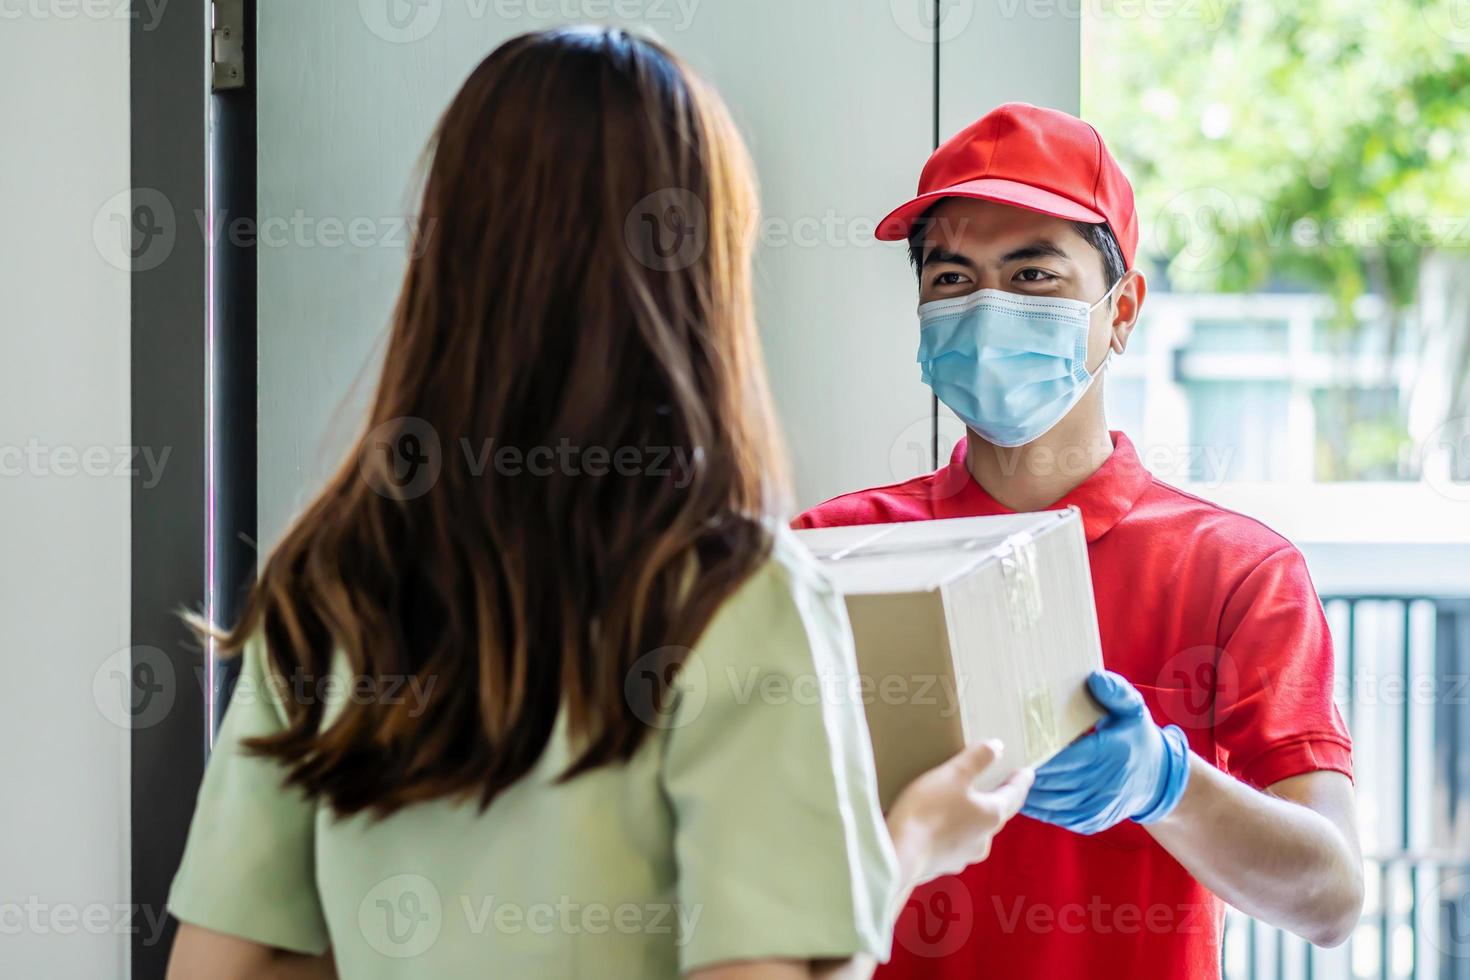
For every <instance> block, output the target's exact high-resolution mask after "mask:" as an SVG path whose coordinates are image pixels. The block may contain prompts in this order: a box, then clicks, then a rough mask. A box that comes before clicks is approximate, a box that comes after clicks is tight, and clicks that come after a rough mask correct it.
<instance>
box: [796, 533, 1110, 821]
mask: <svg viewBox="0 0 1470 980" xmlns="http://www.w3.org/2000/svg"><path fill="white" fill-rule="evenodd" d="M797 536H798V538H799V539H800V540H801V541H802V542H803V543H804V544H805V545H806V546H807V547H808V548H810V549H811V551H812V553H813V554H814V555H816V557H817V558H818V560H819V561H820V562H821V564H822V566H823V568H824V570H825V571H826V572H827V574H828V576H829V578H830V579H831V580H832V582H833V584H834V585H835V586H836V587H837V589H838V590H839V591H840V592H842V593H843V594H844V596H845V597H846V601H847V611H848V616H849V618H850V619H851V621H852V632H853V637H854V639H855V641H856V644H857V659H858V668H859V672H860V674H861V675H862V686H861V691H860V694H861V696H862V698H863V702H864V706H865V708H866V711H867V716H868V727H869V729H870V730H871V732H872V740H873V753H874V757H875V760H876V762H877V769H878V783H879V790H880V793H881V795H882V800H883V807H884V809H885V810H886V809H887V808H888V806H889V804H890V803H892V801H893V799H894V797H895V796H897V794H898V792H899V790H901V789H903V787H905V786H906V785H908V783H909V782H910V781H911V780H913V778H914V777H915V776H918V775H919V774H920V773H922V772H924V771H925V770H927V769H929V768H931V767H932V766H935V765H937V764H939V763H941V762H943V761H944V760H945V759H947V758H949V757H950V756H951V755H953V754H954V753H955V752H957V751H959V749H960V748H962V747H963V746H964V745H967V744H973V743H975V742H977V741H980V740H982V739H987V738H999V739H1001V740H1002V741H1003V742H1004V743H1005V751H1004V754H1003V755H1002V757H1001V760H1000V762H999V763H997V764H996V765H995V766H993V767H992V768H991V769H990V770H988V771H987V772H986V773H985V775H984V776H983V777H982V778H981V780H980V781H979V783H978V785H979V787H980V788H981V789H991V788H993V787H995V786H996V785H998V784H999V783H1000V782H1001V781H1002V780H1004V779H1005V777H1006V776H1008V775H1010V774H1011V773H1013V772H1015V771H1016V770H1017V769H1020V768H1022V767H1023V766H1027V765H1033V766H1034V765H1039V764H1041V763H1042V762H1045V761H1046V760H1047V759H1049V758H1051V757H1052V756H1053V755H1055V754H1056V753H1057V752H1058V751H1059V750H1060V749H1061V748H1063V747H1064V746H1065V745H1067V743H1069V742H1071V741H1072V740H1073V739H1075V738H1076V737H1077V736H1079V735H1081V734H1083V733H1084V732H1086V731H1087V730H1088V729H1090V728H1091V727H1092V726H1093V725H1094V724H1095V723H1096V722H1097V720H1098V719H1099V718H1101V717H1102V711H1101V710H1100V709H1099V708H1098V706H1097V703H1096V702H1095V701H1094V700H1093V699H1092V696H1091V695H1090V694H1089V693H1088V692H1087V689H1086V680H1087V675H1088V674H1089V673H1090V672H1092V671H1093V670H1097V669H1100V668H1101V667H1102V648H1101V644H1100V641H1099V638H1098V631H1097V612H1096V608H1095V606H1094V604H1093V597H1092V576H1091V572H1090V571H1089V568H1088V563H1087V541H1086V538H1085V536H1084V534H1083V531H1082V519H1081V515H1080V514H1079V513H1078V512H1077V511H1076V510H1075V509H1069V510H1060V511H1043V512H1040V513H1034V514H1015V515H1006V516H1000V517H965V518H958V519H954V520H938V521H918V522H912V523H906V524H871V525H865V526H857V527H836V528H819V529H814V530H809V531H799V532H797Z"/></svg>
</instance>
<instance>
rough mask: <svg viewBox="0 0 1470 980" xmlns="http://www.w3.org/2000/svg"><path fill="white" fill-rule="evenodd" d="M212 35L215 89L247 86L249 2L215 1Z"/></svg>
mask: <svg viewBox="0 0 1470 980" xmlns="http://www.w3.org/2000/svg"><path fill="white" fill-rule="evenodd" d="M209 13H210V18H211V20H212V22H213V23H212V26H211V28H210V32H209V36H210V42H211V48H212V53H211V58H212V60H213V66H214V75H213V82H212V86H211V87H212V88H213V89H214V91H216V92H224V91H227V90H229V89H232V88H242V87H243V86H244V85H245V0H212V2H211V3H210V5H209Z"/></svg>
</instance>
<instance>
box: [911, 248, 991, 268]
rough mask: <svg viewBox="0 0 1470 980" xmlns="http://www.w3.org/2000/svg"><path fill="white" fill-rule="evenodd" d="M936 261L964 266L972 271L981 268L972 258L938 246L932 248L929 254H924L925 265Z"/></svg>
mask: <svg viewBox="0 0 1470 980" xmlns="http://www.w3.org/2000/svg"><path fill="white" fill-rule="evenodd" d="M934 262H943V263H944V264H945V265H958V266H963V267H965V268H966V269H970V270H971V271H978V268H979V267H978V266H976V265H975V262H974V261H973V260H972V259H969V258H967V257H966V256H963V255H961V254H960V253H959V252H951V251H950V250H949V249H947V248H940V247H938V246H935V247H934V248H931V249H930V250H929V254H928V255H925V256H924V265H926V266H927V265H929V264H931V263H934Z"/></svg>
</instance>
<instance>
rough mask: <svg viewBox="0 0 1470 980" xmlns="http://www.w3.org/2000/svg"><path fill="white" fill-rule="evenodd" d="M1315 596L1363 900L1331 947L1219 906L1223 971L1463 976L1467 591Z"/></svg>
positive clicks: (1468, 839)
mask: <svg viewBox="0 0 1470 980" xmlns="http://www.w3.org/2000/svg"><path fill="white" fill-rule="evenodd" d="M1323 606H1324V608H1325V610H1326V612H1327V618H1328V622H1329V624H1330V625H1331V628H1332V633H1333V639H1334V642H1335V644H1336V648H1337V651H1338V656H1337V677H1336V678H1335V682H1336V683H1335V692H1336V697H1337V701H1338V705H1339V708H1340V710H1341V711H1342V713H1343V717H1344V719H1345V720H1346V721H1347V723H1348V727H1349V728H1350V729H1351V730H1352V733H1353V745H1354V770H1355V780H1356V784H1357V795H1358V810H1359V829H1360V832H1361V835H1362V840H1363V850H1364V854H1365V856H1366V863H1365V876H1366V877H1365V885H1366V891H1367V894H1366V899H1365V902H1364V909H1363V917H1362V919H1361V920H1360V922H1359V924H1358V927H1357V930H1356V931H1355V932H1354V934H1353V936H1352V938H1351V939H1349V941H1348V942H1347V943H1346V944H1344V945H1343V946H1342V947H1339V948H1337V949H1331V950H1323V949H1317V948H1314V947H1312V946H1310V945H1309V944H1307V943H1306V942H1304V941H1302V940H1301V939H1299V938H1297V937H1295V936H1292V935H1290V934H1286V933H1283V932H1281V931H1280V930H1277V929H1273V928H1270V927H1268V926H1265V925H1263V924H1261V923H1259V922H1255V921H1253V920H1251V919H1249V918H1247V917H1246V916H1244V915H1241V914H1240V913H1237V912H1235V911H1234V910H1231V911H1230V913H1229V914H1228V915H1227V918H1226V930H1225V950H1224V972H1225V976H1226V977H1227V978H1229V980H1247V978H1249V980H1297V978H1311V980H1316V978H1325V980H1338V978H1344V980H1345V978H1354V980H1356V978H1359V977H1377V978H1383V980H1389V978H1393V980H1398V978H1412V980H1470V598H1461V597H1430V596H1373V595H1343V596H1330V597H1324V599H1323Z"/></svg>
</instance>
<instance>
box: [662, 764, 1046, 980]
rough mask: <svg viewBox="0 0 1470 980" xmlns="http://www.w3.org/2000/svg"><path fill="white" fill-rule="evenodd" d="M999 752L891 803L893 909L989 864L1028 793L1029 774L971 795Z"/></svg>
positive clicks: (863, 962) (786, 963)
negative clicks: (895, 875)
mask: <svg viewBox="0 0 1470 980" xmlns="http://www.w3.org/2000/svg"><path fill="white" fill-rule="evenodd" d="M1000 753H1001V745H1000V743H999V742H994V741H992V742H982V743H980V744H978V745H972V746H970V747H969V748H967V749H964V750H963V751H961V752H959V753H957V754H956V755H955V756H954V757H953V758H952V759H950V760H949V761H948V762H945V763H944V764H942V765H939V766H936V767H935V768H933V769H931V770H929V771H928V772H926V773H925V774H924V775H922V776H920V777H919V778H918V779H916V780H914V781H913V782H912V783H910V784H909V785H908V786H907V787H906V788H905V789H904V791H903V792H902V793H900V794H899V796H898V799H897V800H895V801H894V803H893V808H892V809H891V810H890V811H889V813H888V832H889V834H890V835H891V836H892V837H893V848H894V851H895V853H896V854H897V855H898V866H899V870H900V873H901V875H902V881H903V890H902V894H901V895H899V897H898V900H897V902H896V903H895V906H896V908H902V907H903V905H904V903H905V902H907V901H908V896H909V893H910V892H911V891H913V889H914V887H915V886H917V885H921V884H923V883H924V882H926V881H929V880H931V879H933V878H938V877H939V876H941V875H947V874H956V873H958V872H960V871H962V870H964V869H965V868H966V867H968V866H969V865H972V864H978V863H979V862H981V861H983V860H985V858H986V857H987V856H989V854H990V842H991V840H992V839H993V838H994V837H995V835H996V834H997V833H999V832H1000V829H1001V828H1002V827H1004V826H1005V824H1006V821H1008V820H1010V819H1011V817H1013V816H1015V815H1016V813H1017V812H1018V811H1019V810H1020V809H1021V804H1022V803H1024V802H1025V800H1026V793H1027V792H1028V791H1029V790H1030V789H1031V780H1032V777H1033V773H1032V772H1031V770H1029V769H1024V770H1022V771H1020V772H1018V773H1016V774H1015V775H1013V776H1011V777H1010V778H1009V779H1007V780H1006V781H1005V782H1004V783H1002V784H1001V785H1000V786H998V787H996V788H995V789H994V790H992V791H991V792H989V793H979V792H976V791H975V790H974V788H973V787H974V785H975V780H976V779H977V778H978V777H979V776H980V774H981V773H983V772H984V771H985V770H986V769H988V768H989V767H990V766H991V764H992V763H994V762H995V760H996V759H997V758H999V757H1000ZM876 968H877V963H875V962H874V961H873V959H872V958H871V957H869V956H854V957H851V958H849V959H846V960H840V961H822V962H815V963H807V962H802V961H800V960H760V961H751V962H746V963H723V964H720V965H718V966H714V967H708V968H705V969H702V970H695V971H694V972H693V973H691V974H689V980H812V978H818V980H867V978H869V977H871V976H872V975H873V971H874V970H875V969H876Z"/></svg>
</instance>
